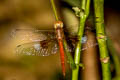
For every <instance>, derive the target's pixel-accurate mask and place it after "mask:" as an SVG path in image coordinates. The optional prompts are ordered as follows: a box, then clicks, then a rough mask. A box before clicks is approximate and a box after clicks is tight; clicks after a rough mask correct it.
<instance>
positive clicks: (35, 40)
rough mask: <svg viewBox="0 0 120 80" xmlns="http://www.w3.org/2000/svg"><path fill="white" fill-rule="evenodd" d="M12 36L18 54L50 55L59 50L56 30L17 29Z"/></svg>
mask: <svg viewBox="0 0 120 80" xmlns="http://www.w3.org/2000/svg"><path fill="white" fill-rule="evenodd" d="M12 36H13V37H14V39H15V41H17V47H16V49H15V52H16V54H17V55H36V56H49V55H51V54H55V53H57V51H58V45H57V41H56V36H55V33H54V30H37V29H15V30H14V32H13V33H12Z"/></svg>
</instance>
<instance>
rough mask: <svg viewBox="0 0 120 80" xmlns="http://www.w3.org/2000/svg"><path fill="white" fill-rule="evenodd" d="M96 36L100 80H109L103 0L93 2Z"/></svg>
mask: <svg viewBox="0 0 120 80" xmlns="http://www.w3.org/2000/svg"><path fill="white" fill-rule="evenodd" d="M94 11H95V24H96V35H97V41H98V45H99V50H100V60H101V65H102V80H111V71H110V59H109V54H108V50H107V43H106V36H105V31H104V0H94Z"/></svg>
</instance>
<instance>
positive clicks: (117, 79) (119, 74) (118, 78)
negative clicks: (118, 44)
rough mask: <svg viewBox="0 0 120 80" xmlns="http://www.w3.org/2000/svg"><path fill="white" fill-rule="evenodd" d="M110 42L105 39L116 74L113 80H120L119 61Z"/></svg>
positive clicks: (108, 39)
mask: <svg viewBox="0 0 120 80" xmlns="http://www.w3.org/2000/svg"><path fill="white" fill-rule="evenodd" d="M112 43H113V42H112V40H111V39H110V38H109V37H108V38H107V45H108V49H109V51H110V54H111V57H112V59H113V64H114V66H115V72H116V76H115V80H120V70H119V68H120V62H119V61H120V60H119V57H118V55H117V54H118V53H117V51H116V50H115V48H114V46H113V44H112Z"/></svg>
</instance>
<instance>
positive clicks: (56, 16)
mask: <svg viewBox="0 0 120 80" xmlns="http://www.w3.org/2000/svg"><path fill="white" fill-rule="evenodd" d="M50 1H51V5H52V8H53V12H54V15H55V19H56V21H58V20H59V18H58V13H57V10H56V6H55V3H54V0H50Z"/></svg>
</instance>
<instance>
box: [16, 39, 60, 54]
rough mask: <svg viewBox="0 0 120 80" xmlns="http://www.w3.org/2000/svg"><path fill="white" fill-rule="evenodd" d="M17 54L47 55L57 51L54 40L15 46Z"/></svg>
mask: <svg viewBox="0 0 120 80" xmlns="http://www.w3.org/2000/svg"><path fill="white" fill-rule="evenodd" d="M15 51H16V54H17V55H33V56H49V55H51V54H56V53H57V52H58V45H57V42H56V40H52V41H50V42H47V43H46V41H38V42H31V43H25V44H22V45H18V46H17V47H16V50H15Z"/></svg>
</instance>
